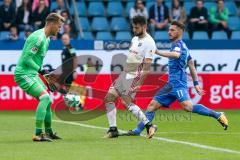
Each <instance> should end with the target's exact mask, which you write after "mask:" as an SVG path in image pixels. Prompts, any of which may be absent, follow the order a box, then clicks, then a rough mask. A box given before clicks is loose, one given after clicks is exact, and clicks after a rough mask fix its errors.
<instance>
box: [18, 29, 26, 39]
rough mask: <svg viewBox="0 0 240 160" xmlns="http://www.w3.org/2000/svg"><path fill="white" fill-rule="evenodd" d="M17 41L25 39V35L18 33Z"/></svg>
mask: <svg viewBox="0 0 240 160" xmlns="http://www.w3.org/2000/svg"><path fill="white" fill-rule="evenodd" d="M19 39H25V33H24V32H23V31H21V32H20V33H19Z"/></svg>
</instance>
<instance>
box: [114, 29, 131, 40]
mask: <svg viewBox="0 0 240 160" xmlns="http://www.w3.org/2000/svg"><path fill="white" fill-rule="evenodd" d="M131 38H132V36H131V33H130V32H121V31H120V32H117V33H116V37H115V40H131Z"/></svg>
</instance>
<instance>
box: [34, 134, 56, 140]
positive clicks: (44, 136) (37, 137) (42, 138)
mask: <svg viewBox="0 0 240 160" xmlns="http://www.w3.org/2000/svg"><path fill="white" fill-rule="evenodd" d="M32 140H33V141H34V142H52V139H50V138H48V137H47V136H46V135H45V134H43V133H42V134H40V135H34V136H33V137H32Z"/></svg>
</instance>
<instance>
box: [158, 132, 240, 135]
mask: <svg viewBox="0 0 240 160" xmlns="http://www.w3.org/2000/svg"><path fill="white" fill-rule="evenodd" d="M158 134H195V135H200V134H201V135H240V133H239V132H230V133H229V132H225V133H223V132H176V131H172V132H158Z"/></svg>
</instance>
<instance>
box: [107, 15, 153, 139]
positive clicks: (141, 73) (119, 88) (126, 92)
mask: <svg viewBox="0 0 240 160" xmlns="http://www.w3.org/2000/svg"><path fill="white" fill-rule="evenodd" d="M132 27H133V33H134V37H133V39H132V41H131V45H130V48H129V54H128V56H127V63H126V65H125V66H124V71H123V72H121V74H120V75H119V77H118V78H117V79H116V80H115V81H114V82H113V84H112V85H111V87H110V88H109V91H108V93H107V95H106V97H105V99H104V102H105V106H106V109H107V118H108V122H109V130H108V132H107V135H106V136H105V137H107V138H115V137H118V135H119V134H118V129H117V123H116V113H117V110H116V106H115V101H116V99H117V98H118V97H121V100H122V103H123V104H124V106H125V107H126V109H128V110H129V111H130V112H132V113H133V115H134V116H135V117H136V118H137V119H138V120H139V121H141V122H143V123H144V125H145V126H146V129H147V133H148V136H147V137H148V138H152V136H153V135H154V134H155V132H156V130H157V128H156V126H155V125H152V123H150V122H149V120H148V119H147V118H146V116H145V115H144V113H143V112H142V110H141V109H140V108H139V107H138V106H137V105H136V104H134V103H132V102H133V100H134V98H135V95H136V91H137V90H138V89H139V88H140V86H141V85H142V84H143V81H144V79H145V77H146V76H147V74H148V73H149V72H150V67H151V63H152V59H153V56H154V53H155V51H156V44H155V42H154V40H153V39H152V37H151V36H150V35H149V34H148V33H147V32H146V30H147V20H146V19H145V17H143V16H136V17H134V18H133V19H132Z"/></svg>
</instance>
